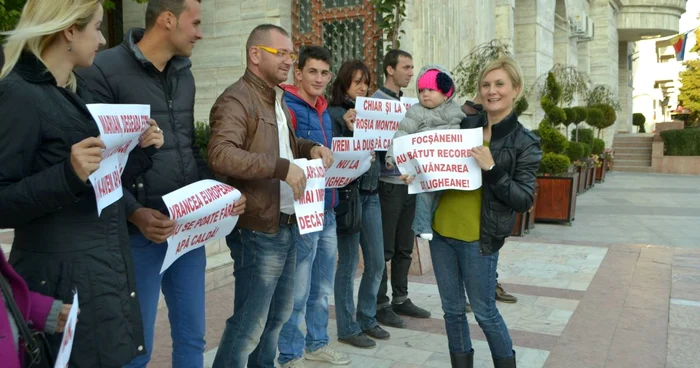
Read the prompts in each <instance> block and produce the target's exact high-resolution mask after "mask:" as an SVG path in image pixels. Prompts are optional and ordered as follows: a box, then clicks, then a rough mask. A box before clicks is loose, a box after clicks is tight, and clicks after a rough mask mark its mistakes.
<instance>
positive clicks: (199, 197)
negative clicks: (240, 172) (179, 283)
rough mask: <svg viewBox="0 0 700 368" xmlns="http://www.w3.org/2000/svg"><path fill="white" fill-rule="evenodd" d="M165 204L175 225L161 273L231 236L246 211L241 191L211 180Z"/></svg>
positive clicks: (168, 197)
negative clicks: (208, 245) (240, 215)
mask: <svg viewBox="0 0 700 368" xmlns="http://www.w3.org/2000/svg"><path fill="white" fill-rule="evenodd" d="M163 202H165V205H166V206H167V207H168V212H169V213H170V217H171V218H172V219H173V220H174V221H175V222H176V224H175V230H174V231H173V234H172V235H171V236H170V237H168V250H167V252H166V253H165V259H164V260H163V266H162V267H161V269H160V272H161V273H163V272H165V270H166V269H167V268H168V267H170V265H171V264H173V262H175V261H176V260H177V259H178V258H180V257H181V256H182V255H184V254H187V253H188V252H190V251H192V250H194V249H197V248H200V247H203V246H204V245H205V244H206V243H208V242H211V241H214V240H217V239H221V238H223V237H225V236H226V235H228V234H230V233H231V231H233V228H234V227H235V226H236V223H237V222H238V216H237V215H234V214H235V213H239V212H241V211H243V210H244V209H245V199H242V200H241V192H240V191H238V189H236V188H234V187H232V186H230V185H227V184H223V183H220V182H218V181H216V180H209V179H206V180H200V181H198V182H195V183H192V184H190V185H188V186H186V187H184V188H181V189H178V190H176V191H174V192H171V193H168V194H166V195H164V196H163ZM236 207H238V209H236Z"/></svg>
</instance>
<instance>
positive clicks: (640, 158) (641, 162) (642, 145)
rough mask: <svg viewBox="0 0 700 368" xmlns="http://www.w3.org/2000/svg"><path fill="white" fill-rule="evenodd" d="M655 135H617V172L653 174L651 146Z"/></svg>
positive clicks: (614, 143)
mask: <svg viewBox="0 0 700 368" xmlns="http://www.w3.org/2000/svg"><path fill="white" fill-rule="evenodd" d="M653 139H654V134H651V133H650V134H622V133H618V134H616V135H615V140H614V142H613V150H614V151H615V164H614V167H613V169H614V170H615V171H628V172H645V173H646V172H651V145H652V140H653Z"/></svg>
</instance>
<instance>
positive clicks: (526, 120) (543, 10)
mask: <svg viewBox="0 0 700 368" xmlns="http://www.w3.org/2000/svg"><path fill="white" fill-rule="evenodd" d="M514 20H515V58H516V59H517V60H518V62H519V63H520V66H521V68H522V69H523V75H524V79H525V85H526V87H530V86H532V85H534V84H535V82H536V81H537V78H538V77H539V76H541V75H542V74H544V73H545V72H547V71H548V70H550V69H551V68H552V66H553V65H554V52H553V48H554V0H536V1H535V0H516V1H515V17H514ZM526 97H527V99H528V102H529V105H530V108H529V109H528V111H527V112H525V113H524V114H523V115H522V116H521V117H520V121H521V122H522V123H523V124H525V125H526V126H527V127H529V128H536V127H537V125H538V124H539V123H540V121H541V120H542V118H543V117H544V112H543V111H542V108H541V107H540V106H539V100H538V91H536V90H535V89H533V91H532V93H530V95H528V96H526Z"/></svg>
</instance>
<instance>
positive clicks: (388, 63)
mask: <svg viewBox="0 0 700 368" xmlns="http://www.w3.org/2000/svg"><path fill="white" fill-rule="evenodd" d="M399 56H403V57H407V58H409V59H413V56H411V54H409V53H407V52H406V51H403V50H399V49H393V50H391V51H389V52H387V53H386V55H384V77H388V76H389V73H388V72H387V69H388V68H389V67H392V68H394V69H396V66H397V65H398V64H399Z"/></svg>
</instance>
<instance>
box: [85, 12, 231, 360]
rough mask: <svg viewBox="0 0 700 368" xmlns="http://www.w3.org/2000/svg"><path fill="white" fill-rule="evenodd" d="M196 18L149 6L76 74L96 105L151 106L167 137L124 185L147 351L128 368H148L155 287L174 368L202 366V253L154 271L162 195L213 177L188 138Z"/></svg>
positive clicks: (165, 231) (163, 233)
mask: <svg viewBox="0 0 700 368" xmlns="http://www.w3.org/2000/svg"><path fill="white" fill-rule="evenodd" d="M200 14H201V4H200V0H150V1H149V2H148V5H147V7H146V20H145V24H146V29H145V30H144V29H138V28H134V29H131V30H129V32H128V33H127V34H126V35H125V36H124V42H123V43H122V44H121V45H119V46H116V47H113V48H111V49H109V50H105V51H102V52H100V53H98V55H97V57H96V58H95V63H94V64H93V66H92V67H91V68H89V69H86V70H83V71H82V72H81V76H82V77H83V79H84V80H85V82H86V84H87V85H88V88H89V89H90V90H91V92H92V93H93V95H94V96H95V98H96V99H98V100H100V102H103V103H118V104H148V105H150V106H151V117H152V118H153V119H154V120H156V122H157V123H158V124H159V126H160V127H161V128H162V129H163V133H164V138H165V145H163V147H162V148H161V149H160V150H159V151H158V152H157V153H156V154H155V155H153V156H152V166H151V168H150V169H149V170H148V171H146V172H145V173H144V174H143V175H139V176H137V177H136V179H135V180H134V181H133V182H130V183H126V182H125V183H123V184H124V199H125V201H126V206H127V216H128V220H129V223H130V224H129V230H130V234H131V252H132V256H133V260H134V266H135V270H136V272H135V273H136V287H137V293H136V295H133V294H132V297H138V300H139V304H140V308H141V314H142V316H143V325H144V335H145V341H146V346H145V349H146V351H147V352H146V354H144V355H141V356H139V357H137V358H135V359H134V360H133V361H132V362H131V363H130V364H129V365H127V367H145V366H146V365H148V362H149V360H150V357H151V354H152V352H153V332H154V327H155V321H156V313H157V310H158V299H159V295H160V290H161V287H162V290H163V294H164V295H165V302H166V304H167V306H168V318H169V320H170V328H171V337H172V339H173V352H172V365H173V367H202V366H203V365H204V346H205V341H204V334H205V328H206V320H205V313H204V312H205V308H204V273H205V268H206V253H205V250H204V247H200V248H197V249H194V250H192V251H190V252H188V253H187V254H185V255H183V256H182V257H180V258H179V259H178V260H177V261H175V262H174V263H173V264H172V265H171V266H170V267H169V268H168V269H167V270H166V271H165V272H164V273H163V274H161V273H160V269H161V265H162V264H163V259H164V258H165V254H166V251H167V246H168V245H167V242H166V240H167V238H168V237H169V236H170V234H171V233H172V231H173V228H174V225H175V222H174V221H171V220H170V218H169V216H168V211H167V208H166V206H165V203H164V202H163V198H162V197H163V195H165V194H168V193H170V192H172V191H174V190H177V189H180V188H182V187H184V186H186V185H188V184H191V183H194V182H196V181H198V180H201V179H207V178H212V175H211V173H210V171H209V169H208V168H207V165H206V162H205V161H204V160H203V159H202V157H201V155H200V152H199V149H200V148H199V147H198V146H197V144H196V143H195V135H194V99H195V83H194V77H193V75H192V71H191V70H190V67H191V66H192V63H191V62H190V59H189V57H190V56H191V55H192V51H193V48H194V45H195V43H196V42H197V41H199V40H200V39H201V38H202V32H201V28H200V23H201V16H200ZM138 150H139V148H136V149H135V150H134V151H132V153H131V154H130V157H129V162H128V163H127V165H126V168H125V171H127V170H129V166H130V165H132V163H133V160H136V159H137V158H138V157H139V151H138ZM243 202H244V199H242V200H241V201H239V204H240V203H243ZM240 209H241V207H240V206H239V208H238V209H237V210H236V213H238V214H239V213H240Z"/></svg>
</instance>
